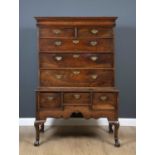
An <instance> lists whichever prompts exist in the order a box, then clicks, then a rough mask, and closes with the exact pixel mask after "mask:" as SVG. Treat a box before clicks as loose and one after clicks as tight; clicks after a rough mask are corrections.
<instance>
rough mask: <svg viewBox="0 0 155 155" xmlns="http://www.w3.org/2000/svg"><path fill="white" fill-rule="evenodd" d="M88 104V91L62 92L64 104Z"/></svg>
mask: <svg viewBox="0 0 155 155" xmlns="http://www.w3.org/2000/svg"><path fill="white" fill-rule="evenodd" d="M88 104H90V94H89V93H79V92H78V93H64V105H88Z"/></svg>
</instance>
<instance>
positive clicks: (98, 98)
mask: <svg viewBox="0 0 155 155" xmlns="http://www.w3.org/2000/svg"><path fill="white" fill-rule="evenodd" d="M116 104H117V94H116V93H94V94H93V104H92V109H94V110H114V109H115V108H116Z"/></svg>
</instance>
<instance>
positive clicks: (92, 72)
mask: <svg viewBox="0 0 155 155" xmlns="http://www.w3.org/2000/svg"><path fill="white" fill-rule="evenodd" d="M40 86H42V87H57V86H58V87H59V86H61V87H63V86H64V87H68V86H70V87H90V86H93V87H97V86H98V87H105V86H107V87H109V86H114V72H113V69H106V70H104V69H50V70H49V69H41V70H40Z"/></svg>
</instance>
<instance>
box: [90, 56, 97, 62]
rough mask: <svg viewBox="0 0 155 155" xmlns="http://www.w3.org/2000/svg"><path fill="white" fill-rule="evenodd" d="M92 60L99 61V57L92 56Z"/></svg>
mask: <svg viewBox="0 0 155 155" xmlns="http://www.w3.org/2000/svg"><path fill="white" fill-rule="evenodd" d="M90 59H91V60H92V61H96V60H97V59H98V57H97V56H91V57H90Z"/></svg>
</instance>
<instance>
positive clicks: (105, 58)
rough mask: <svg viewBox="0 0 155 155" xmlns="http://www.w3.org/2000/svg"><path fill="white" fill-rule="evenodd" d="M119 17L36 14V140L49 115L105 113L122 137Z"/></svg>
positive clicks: (65, 115) (96, 114) (117, 143)
mask: <svg viewBox="0 0 155 155" xmlns="http://www.w3.org/2000/svg"><path fill="white" fill-rule="evenodd" d="M116 19H117V17H36V21H37V28H38V55H39V74H38V78H39V87H38V88H37V90H36V121H35V129H36V141H35V146H38V145H39V133H40V131H44V122H45V120H46V118H47V117H53V118H69V117H72V116H74V117H76V116H77V117H78V116H82V117H84V118H86V119H88V118H96V119H97V118H100V117H106V118H107V119H108V121H109V132H112V131H113V126H114V139H115V146H119V145H120V144H119V140H118V128H119V122H118V95H119V93H118V90H117V89H116V88H115V65H114V64H115V63H114V50H115V49H114V36H115V35H114V27H115V20H116Z"/></svg>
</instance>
